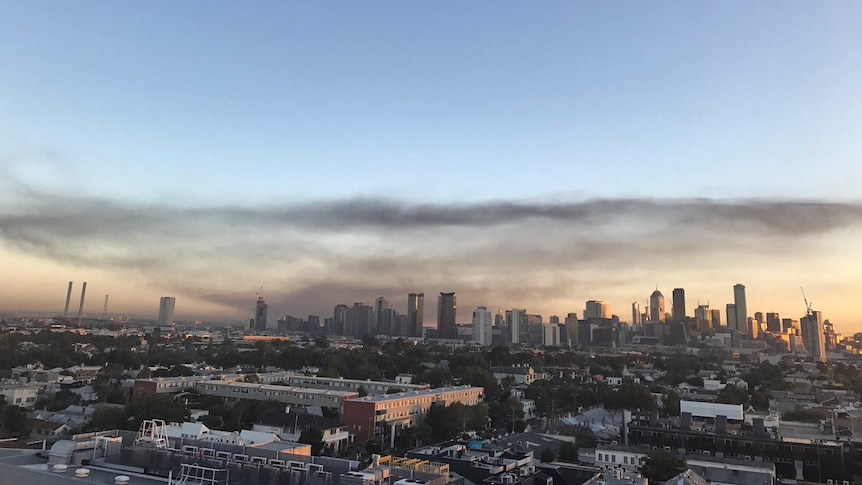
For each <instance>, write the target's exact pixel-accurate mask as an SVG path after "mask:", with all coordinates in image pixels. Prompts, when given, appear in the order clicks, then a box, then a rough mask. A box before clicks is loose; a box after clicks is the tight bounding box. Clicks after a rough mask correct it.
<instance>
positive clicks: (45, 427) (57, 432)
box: [27, 418, 72, 437]
mask: <svg viewBox="0 0 862 485" xmlns="http://www.w3.org/2000/svg"><path fill="white" fill-rule="evenodd" d="M27 428H28V429H30V430H31V433H32V435H33V436H44V437H54V436H62V435H64V434H69V433H70V432H71V431H72V428H71V427H70V426H69V425H68V424H60V423H54V422H52V421H46V420H44V419H36V418H27Z"/></svg>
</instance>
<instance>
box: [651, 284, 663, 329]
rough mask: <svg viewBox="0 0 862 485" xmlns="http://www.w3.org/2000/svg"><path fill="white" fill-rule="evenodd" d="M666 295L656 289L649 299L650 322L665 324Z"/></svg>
mask: <svg viewBox="0 0 862 485" xmlns="http://www.w3.org/2000/svg"><path fill="white" fill-rule="evenodd" d="M664 319H665V310H664V295H662V294H661V292H660V291H658V288H656V290H655V291H653V292H652V295H650V297H649V320H650V321H651V322H664Z"/></svg>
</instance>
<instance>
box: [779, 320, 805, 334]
mask: <svg viewBox="0 0 862 485" xmlns="http://www.w3.org/2000/svg"><path fill="white" fill-rule="evenodd" d="M799 327H800V326H799V320H794V319H792V318H782V319H781V331H782V332H784V333H786V332H787V331H788V330H792V331H793V334H794V335H800V336H801V335H802V334H801V330H800V328H799Z"/></svg>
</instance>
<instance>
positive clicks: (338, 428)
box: [252, 412, 353, 452]
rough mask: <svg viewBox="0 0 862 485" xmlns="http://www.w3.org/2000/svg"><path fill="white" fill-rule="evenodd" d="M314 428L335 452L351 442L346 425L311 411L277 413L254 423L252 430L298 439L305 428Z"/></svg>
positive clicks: (285, 438) (351, 436) (288, 438)
mask: <svg viewBox="0 0 862 485" xmlns="http://www.w3.org/2000/svg"><path fill="white" fill-rule="evenodd" d="M311 428H316V429H318V430H320V432H321V433H322V434H323V444H324V445H325V446H327V447H329V448H331V449H332V450H333V451H335V452H339V451H341V450H343V449H344V448H346V447H347V446H349V445H350V443H351V442H353V435H351V434H350V432H349V431H348V428H347V426H342V425H340V424H338V422H336V421H334V420H332V419H329V418H325V417H323V416H319V415H316V414H311V413H297V412H289V413H286V414H279V415H276V416H272V417H270V418H268V419H266V420H265V421H264V422H263V423H260V424H255V425H254V427H253V428H252V429H253V430H254V431H261V432H267V433H272V434H275V435H277V436H278V437H279V438H280V439H282V440H284V441H294V442H296V441H299V437H300V436H301V435H302V432H303V431H304V430H306V429H311Z"/></svg>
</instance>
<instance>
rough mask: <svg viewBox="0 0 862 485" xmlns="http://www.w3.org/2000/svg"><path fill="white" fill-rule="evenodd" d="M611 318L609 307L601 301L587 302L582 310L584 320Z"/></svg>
mask: <svg viewBox="0 0 862 485" xmlns="http://www.w3.org/2000/svg"><path fill="white" fill-rule="evenodd" d="M590 318H611V306H610V305H608V304H607V303H605V302H603V301H601V300H589V301H588V302H587V305H586V308H585V309H584V320H589V319H590Z"/></svg>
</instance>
